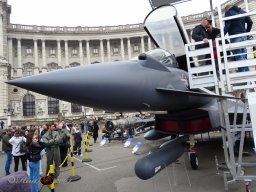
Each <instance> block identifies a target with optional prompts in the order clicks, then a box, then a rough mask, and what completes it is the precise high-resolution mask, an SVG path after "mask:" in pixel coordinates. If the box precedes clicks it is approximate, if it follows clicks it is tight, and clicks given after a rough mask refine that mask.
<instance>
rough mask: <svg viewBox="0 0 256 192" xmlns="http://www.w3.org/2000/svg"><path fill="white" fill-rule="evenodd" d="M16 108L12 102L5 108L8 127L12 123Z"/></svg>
mask: <svg viewBox="0 0 256 192" xmlns="http://www.w3.org/2000/svg"><path fill="white" fill-rule="evenodd" d="M13 112H14V109H13V108H12V106H11V105H10V104H8V105H7V108H6V109H4V113H5V114H6V115H7V127H9V126H10V125H11V116H12V115H13Z"/></svg>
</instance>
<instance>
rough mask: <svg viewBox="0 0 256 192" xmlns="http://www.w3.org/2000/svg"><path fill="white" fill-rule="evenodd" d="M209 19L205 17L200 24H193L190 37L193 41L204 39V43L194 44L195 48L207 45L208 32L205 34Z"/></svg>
mask: <svg viewBox="0 0 256 192" xmlns="http://www.w3.org/2000/svg"><path fill="white" fill-rule="evenodd" d="M210 22H211V21H210V20H209V19H207V18H203V19H202V21H201V24H200V25H197V26H195V28H194V29H193V32H192V39H194V40H195V42H199V41H204V44H200V45H196V49H200V48H205V47H209V44H208V39H209V38H208V34H207V31H206V29H207V27H208V26H209V25H210Z"/></svg>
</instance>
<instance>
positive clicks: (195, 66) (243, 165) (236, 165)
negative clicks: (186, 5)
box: [185, 0, 256, 190]
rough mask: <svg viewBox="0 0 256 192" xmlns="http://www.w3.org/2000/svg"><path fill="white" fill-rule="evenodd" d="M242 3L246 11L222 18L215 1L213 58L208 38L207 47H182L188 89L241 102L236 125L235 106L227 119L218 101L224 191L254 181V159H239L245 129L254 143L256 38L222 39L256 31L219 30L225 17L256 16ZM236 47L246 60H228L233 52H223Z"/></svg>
mask: <svg viewBox="0 0 256 192" xmlns="http://www.w3.org/2000/svg"><path fill="white" fill-rule="evenodd" d="M230 2H232V1H230ZM226 3H227V2H226ZM244 4H245V7H246V11H247V13H245V14H240V15H237V16H232V17H226V18H223V12H222V5H221V4H220V3H219V4H218V16H219V23H220V29H221V38H217V39H216V40H215V41H216V51H217V59H214V53H213V42H212V41H211V40H209V47H207V48H203V49H196V50H195V48H194V47H195V45H198V44H203V42H196V43H189V44H186V46H185V49H186V57H187V64H188V73H189V83H190V88H191V89H198V90H201V91H202V92H207V93H212V94H220V95H230V94H233V95H235V96H236V97H239V98H241V101H242V102H243V103H244V107H243V117H242V124H237V123H236V122H237V121H236V120H237V109H238V107H237V105H236V107H235V111H234V115H233V119H232V120H231V119H230V115H229V111H228V107H227V99H223V100H220V101H219V102H218V103H219V112H220V113H219V114H220V120H221V123H222V140H223V149H224V156H225V162H226V167H227V168H228V169H227V170H228V171H226V172H224V186H225V189H226V190H228V185H229V184H231V183H233V182H236V181H239V180H240V181H244V182H245V186H246V190H247V189H248V185H249V184H248V183H250V182H252V181H255V180H256V175H255V174H253V175H249V174H246V172H247V169H250V167H252V166H253V167H256V162H255V163H254V162H244V161H243V154H244V141H245V135H246V132H250V133H251V132H252V133H253V139H254V145H255V142H256V84H255V82H256V58H253V53H252V47H253V46H256V39H250V40H246V41H243V42H239V43H229V44H226V43H225V42H226V40H229V39H231V38H235V37H248V36H254V37H256V32H255V31H252V32H250V33H244V34H239V35H233V36H225V37H224V31H223V30H224V22H225V21H226V20H231V19H235V18H240V17H244V16H253V15H256V11H255V10H249V8H248V7H249V6H248V1H247V0H244ZM237 48H245V49H246V50H247V53H246V55H247V60H242V61H234V60H231V57H234V56H235V55H231V56H230V55H228V54H227V51H230V52H232V50H234V49H237ZM205 55H208V57H206V58H204V59H202V57H201V56H205ZM202 63H203V64H202ZM205 63H207V65H205ZM245 66H249V68H250V70H249V71H246V72H238V70H237V69H238V68H239V67H245ZM234 101H235V100H234ZM241 101H240V103H241ZM237 102H238V101H236V102H234V104H237ZM248 114H249V117H248ZM231 121H232V122H231ZM238 140H239V141H240V142H239V152H238V156H237V157H236V156H235V151H234V146H235V142H237V141H238ZM255 146H256V145H255ZM252 151H253V150H252ZM254 152H255V151H254Z"/></svg>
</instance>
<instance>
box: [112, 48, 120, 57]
mask: <svg viewBox="0 0 256 192" xmlns="http://www.w3.org/2000/svg"><path fill="white" fill-rule="evenodd" d="M113 53H114V55H117V54H118V53H119V48H118V47H114V49H113Z"/></svg>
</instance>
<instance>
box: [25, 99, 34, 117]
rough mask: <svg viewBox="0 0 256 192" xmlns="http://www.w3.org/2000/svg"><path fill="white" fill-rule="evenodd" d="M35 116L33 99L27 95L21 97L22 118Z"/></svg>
mask: <svg viewBox="0 0 256 192" xmlns="http://www.w3.org/2000/svg"><path fill="white" fill-rule="evenodd" d="M31 115H35V97H34V96H33V95H31V94H27V95H25V96H24V97H23V116H31Z"/></svg>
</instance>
